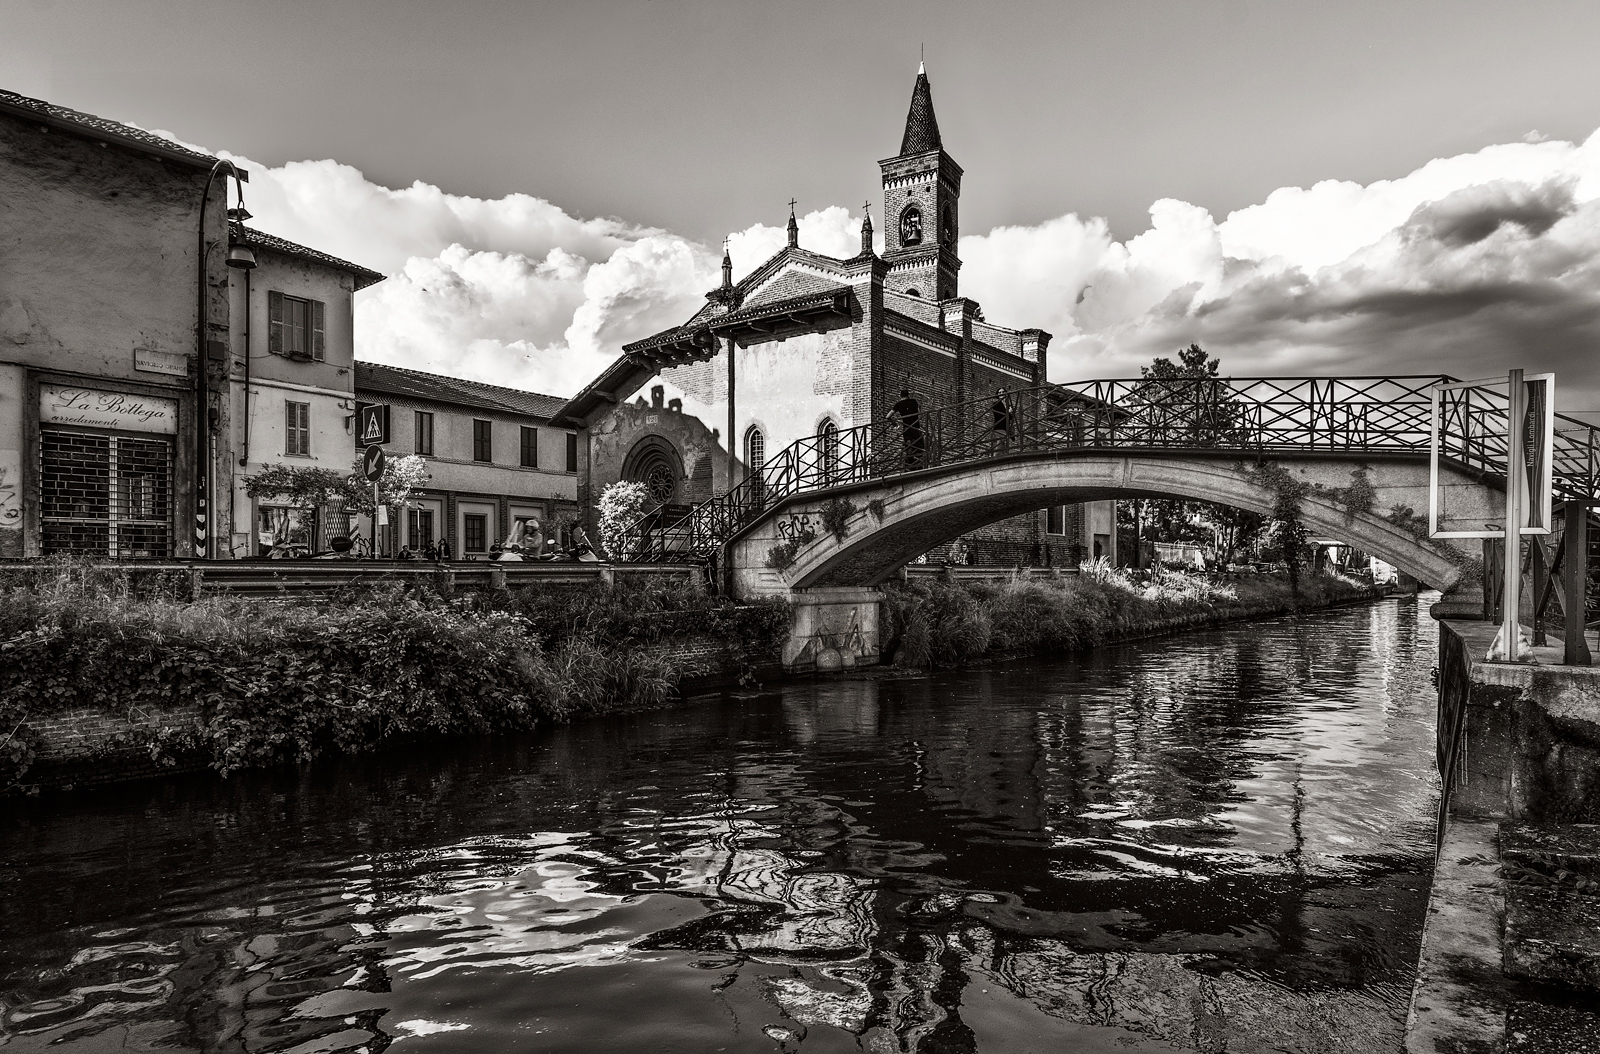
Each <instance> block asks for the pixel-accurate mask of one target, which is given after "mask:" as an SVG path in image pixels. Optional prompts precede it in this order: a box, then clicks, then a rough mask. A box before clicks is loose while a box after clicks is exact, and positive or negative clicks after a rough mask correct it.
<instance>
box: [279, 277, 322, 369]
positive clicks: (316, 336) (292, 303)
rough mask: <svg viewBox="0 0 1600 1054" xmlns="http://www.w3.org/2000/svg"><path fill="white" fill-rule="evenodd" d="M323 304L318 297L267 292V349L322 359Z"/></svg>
mask: <svg viewBox="0 0 1600 1054" xmlns="http://www.w3.org/2000/svg"><path fill="white" fill-rule="evenodd" d="M326 315H327V311H326V305H324V304H323V302H322V301H320V300H305V299H302V298H300V297H297V296H287V295H285V294H283V293H280V292H278V291H277V290H272V291H271V292H269V293H267V350H268V351H269V352H271V353H272V354H274V355H283V356H285V357H286V358H291V359H301V360H314V361H316V362H322V361H323V360H324V359H325V358H326V357H327V338H326V335H325V332H324V322H325V321H326Z"/></svg>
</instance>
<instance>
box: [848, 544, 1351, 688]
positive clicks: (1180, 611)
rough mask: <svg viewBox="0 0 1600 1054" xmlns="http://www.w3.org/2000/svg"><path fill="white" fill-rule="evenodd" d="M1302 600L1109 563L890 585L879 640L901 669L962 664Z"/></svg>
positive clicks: (1317, 592) (1252, 585) (1275, 587)
mask: <svg viewBox="0 0 1600 1054" xmlns="http://www.w3.org/2000/svg"><path fill="white" fill-rule="evenodd" d="M1304 586H1305V594H1304V597H1303V602H1305V603H1326V602H1329V601H1333V600H1338V599H1341V598H1344V597H1351V596H1355V595H1357V592H1358V590H1359V589H1360V588H1362V587H1363V584H1362V583H1358V582H1355V581H1353V580H1350V579H1344V578H1338V577H1335V576H1331V575H1324V576H1321V577H1317V578H1314V579H1310V580H1308V581H1306V582H1305V583H1304ZM1296 603H1297V602H1296V601H1295V600H1294V598H1293V596H1292V589H1291V587H1289V586H1288V584H1287V583H1286V582H1285V581H1284V580H1283V579H1281V578H1274V577H1269V576H1265V575H1263V576H1258V577H1256V578H1254V579H1252V580H1250V581H1249V582H1248V583H1233V582H1223V581H1220V580H1218V579H1215V578H1210V577H1207V576H1206V575H1201V574H1195V573H1191V572H1185V571H1169V570H1165V569H1159V568H1158V569H1157V570H1156V571H1155V572H1154V573H1152V574H1151V575H1150V577H1149V579H1148V580H1147V581H1144V582H1138V581H1135V580H1134V579H1133V578H1132V577H1130V576H1129V575H1128V573H1127V572H1125V571H1119V570H1116V569H1114V568H1112V567H1111V566H1110V565H1109V564H1108V563H1106V562H1105V561H1103V560H1102V561H1091V562H1089V563H1086V564H1084V565H1083V567H1082V568H1081V569H1080V571H1079V573H1078V574H1077V575H1075V576H1072V577H1070V578H1062V579H1059V580H1049V579H1046V580H1039V579H1027V578H1017V579H1013V580H1011V581H1007V582H1004V583H1001V584H996V583H989V582H975V583H972V584H971V585H969V586H963V585H960V584H958V583H956V582H953V581H944V580H936V581H933V582H909V583H903V584H891V585H889V586H886V587H885V589H884V603H883V606H882V608H881V609H880V611H881V613H882V614H881V619H880V622H879V639H880V640H881V641H882V642H883V648H884V655H885V657H886V659H887V658H891V657H892V659H893V661H894V662H895V664H896V665H899V666H929V665H941V666H943V665H955V664H958V663H961V662H965V661H969V660H971V659H973V658H977V657H979V656H982V655H1006V654H1012V655H1014V654H1025V653H1038V652H1060V651H1073V650H1078V649H1081V648H1091V647H1094V646H1095V645H1098V644H1100V643H1102V642H1104V641H1105V640H1108V639H1111V638H1113V637H1115V636H1117V635H1119V634H1120V633H1123V632H1125V631H1127V630H1132V629H1139V628H1142V627H1155V626H1159V625H1161V624H1162V623H1163V622H1165V621H1166V620H1169V619H1171V618H1173V617H1176V616H1181V615H1187V614H1193V613H1196V612H1209V613H1212V614H1215V615H1224V614H1228V613H1229V612H1230V611H1239V610H1242V609H1244V608H1246V607H1257V606H1263V605H1272V604H1281V605H1283V606H1285V607H1291V608H1292V607H1294V606H1296Z"/></svg>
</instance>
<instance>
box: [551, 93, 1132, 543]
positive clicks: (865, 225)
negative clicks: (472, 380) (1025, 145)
mask: <svg viewBox="0 0 1600 1054" xmlns="http://www.w3.org/2000/svg"><path fill="white" fill-rule="evenodd" d="M878 167H879V169H880V172H881V177H882V184H883V199H882V211H881V213H880V215H881V216H882V217H883V222H884V224H885V228H886V229H885V231H884V251H883V254H882V255H881V256H880V255H879V254H878V253H877V252H876V251H874V238H873V233H874V232H873V228H872V220H871V216H870V213H869V214H868V215H867V217H866V218H865V219H864V220H863V222H862V226H861V251H860V252H859V253H857V254H856V255H855V256H852V257H850V258H848V259H835V258H834V257H831V256H825V255H822V254H820V253H817V252H813V251H811V250H808V249H806V248H805V247H803V246H802V245H800V239H799V227H798V224H797V223H796V220H795V217H794V214H793V209H792V206H791V210H790V216H789V227H788V244H787V245H786V246H785V247H784V248H783V249H782V250H780V251H779V252H778V253H777V254H776V255H774V256H773V257H772V258H771V259H769V260H767V261H766V262H765V263H763V264H761V265H760V266H759V267H757V268H755V269H754V270H753V271H751V272H750V273H749V274H748V275H746V276H745V277H744V278H743V279H741V280H740V281H738V282H734V281H733V280H732V272H733V265H732V261H731V260H730V259H729V258H728V256H727V253H726V251H724V255H723V260H722V283H721V284H720V285H719V286H718V287H717V288H715V289H713V290H711V291H710V292H708V293H706V303H705V306H704V307H702V308H700V310H699V311H697V312H696V313H695V314H694V316H693V317H692V318H690V319H689V320H688V321H686V322H685V323H683V324H682V325H680V326H676V327H674V328H672V329H668V330H665V331H663V332H660V333H657V334H654V335H653V336H650V337H647V338H645V339H643V340H639V341H635V342H634V343H632V344H628V345H625V346H624V348H623V354H622V355H621V356H620V357H619V358H618V359H617V360H616V362H614V363H613V364H612V365H611V366H610V367H609V368H607V369H606V370H605V372H604V373H602V374H601V375H600V376H599V377H598V378H596V379H595V380H594V381H593V382H592V383H590V384H589V385H588V386H587V387H585V388H584V389H583V390H582V391H581V392H579V393H578V394H577V395H576V396H574V397H573V398H572V399H571V400H569V401H568V403H567V405H566V406H565V407H564V408H563V409H562V411H560V413H559V414H558V415H557V419H558V420H562V419H564V420H565V421H566V422H567V423H568V424H570V425H573V426H576V427H580V428H582V429H583V431H584V432H585V433H586V434H587V437H588V438H587V450H586V453H585V457H584V458H583V459H582V461H581V463H580V465H579V500H580V502H581V504H582V505H583V506H584V507H585V508H588V509H593V507H594V505H595V503H596V501H598V499H599V496H600V494H601V492H602V491H603V490H604V489H605V487H606V486H608V485H609V484H611V483H614V482H616V481H618V480H633V481H638V482H643V483H645V484H646V485H647V486H648V487H649V488H650V493H651V497H652V499H653V500H654V501H655V502H656V503H657V507H658V508H660V510H661V514H662V516H663V519H664V520H667V521H670V520H672V519H674V518H676V517H677V516H679V515H682V514H686V513H687V512H688V511H689V510H690V509H691V508H692V507H693V506H694V505H695V504H697V503H699V502H702V501H705V500H707V499H709V498H711V497H713V496H715V495H717V494H721V493H723V492H724V491H726V490H728V489H729V488H730V487H731V486H733V485H735V484H737V483H738V482H739V481H741V480H742V479H744V478H745V476H746V474H748V473H750V472H753V471H755V470H757V469H759V468H760V467H761V466H762V465H763V464H764V463H765V461H766V459H767V458H768V457H770V456H773V455H775V454H776V453H777V452H779V451H781V450H783V449H784V448H785V447H786V446H788V445H789V444H791V443H793V442H795V441H797V440H800V439H803V438H806V437H809V436H816V435H825V434H827V433H829V432H830V431H842V430H844V429H849V428H853V427H855V426H857V425H861V424H865V423H867V422H869V421H876V420H882V419H884V418H885V417H886V416H887V415H889V414H890V413H891V410H892V409H893V408H895V407H896V404H900V405H901V407H902V408H903V407H905V406H906V405H909V404H906V403H903V402H902V400H904V399H906V398H908V397H909V399H911V400H913V401H914V403H915V404H916V405H917V406H918V407H920V408H921V409H922V410H923V411H926V410H931V409H933V408H934V407H937V406H942V405H947V404H950V403H957V402H964V401H967V400H972V399H980V398H993V397H994V396H995V395H996V394H997V393H999V392H1000V391H1001V390H1002V389H1003V390H1006V391H1016V390H1018V389H1024V388H1031V387H1035V386H1037V385H1042V384H1045V383H1046V381H1047V378H1046V365H1047V363H1048V351H1049V347H1050V334H1049V333H1046V332H1045V331H1043V330H1041V329H1008V328H1006V327H1004V326H1000V325H996V324H993V323H991V322H989V321H988V320H986V319H985V318H984V315H983V311H982V309H981V308H980V307H979V305H978V304H977V303H976V302H974V301H972V300H969V299H967V298H965V297H963V296H961V294H960V282H959V279H960V272H961V257H960V255H959V254H958V252H957V246H958V239H959V238H960V232H961V181H962V175H963V173H962V169H961V166H960V165H958V164H957V163H956V161H955V159H954V158H952V157H951V156H950V154H949V153H947V152H946V151H945V148H944V142H943V140H942V138H941V137H940V134H939V122H938V119H937V117H936V116H935V115H934V109H933V91H932V88H931V86H930V85H929V83H928V77H927V73H926V72H925V70H923V69H919V70H918V71H917V79H916V84H915V86H914V87H913V89H912V93H911V107H910V110H909V112H908V113H907V115H906V124H905V133H904V135H903V136H902V137H901V142H900V151H899V153H897V154H896V155H895V156H893V157H891V158H889V159H887V160H884V161H880V162H878ZM647 386H648V387H649V397H648V398H645V397H644V396H642V395H639V394H638V393H640V392H641V391H643V390H644V389H645V388H646V387H647ZM907 393H909V395H908V394H907ZM630 400H632V401H630ZM1115 544H1116V528H1115V514H1114V503H1112V502H1109V501H1101V502H1090V503H1085V504H1081V505H1065V506H1054V507H1051V508H1049V509H1041V510H1039V511H1038V512H1036V513H1029V514H1027V515H1024V516H1018V517H1014V518H1012V519H1009V520H1005V521H1002V522H999V523H995V524H990V525H989V526H987V527H984V528H982V529H981V530H978V531H975V532H972V533H971V534H968V535H966V536H964V537H963V538H960V539H952V540H951V541H949V542H946V543H944V544H942V545H940V546H939V547H938V548H937V549H935V550H933V551H932V552H930V553H929V554H927V559H928V560H929V561H930V562H935V563H937V562H943V561H946V560H949V561H951V562H955V563H970V564H976V565H991V566H994V565H999V566H1007V567H1010V566H1016V565H1018V564H1021V565H1024V566H1059V567H1072V566H1076V565H1077V564H1078V563H1079V562H1080V561H1081V560H1084V559H1088V558H1092V557H1106V558H1108V559H1111V560H1112V561H1113V562H1115V559H1116V554H1115V551H1114V547H1115Z"/></svg>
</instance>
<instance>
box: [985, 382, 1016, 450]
mask: <svg viewBox="0 0 1600 1054" xmlns="http://www.w3.org/2000/svg"><path fill="white" fill-rule="evenodd" d="M989 414H990V425H989V431H990V434H991V437H992V450H993V451H994V452H995V453H1000V452H1003V451H1005V450H1007V449H1009V448H1010V446H1011V421H1012V413H1011V399H1010V397H1009V396H1007V395H1006V390H1005V389H1004V388H1001V389H1000V390H999V391H997V392H995V396H994V404H993V405H992V406H991V407H990V408H989Z"/></svg>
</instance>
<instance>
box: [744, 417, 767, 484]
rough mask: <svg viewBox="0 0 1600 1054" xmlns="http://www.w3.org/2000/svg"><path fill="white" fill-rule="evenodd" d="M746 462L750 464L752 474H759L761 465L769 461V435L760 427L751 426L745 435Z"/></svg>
mask: <svg viewBox="0 0 1600 1054" xmlns="http://www.w3.org/2000/svg"><path fill="white" fill-rule="evenodd" d="M744 463H745V464H746V465H748V466H750V474H751V475H752V476H754V475H757V474H758V473H760V471H761V467H762V466H763V465H765V464H766V463H767V437H766V436H765V435H763V434H762V433H761V429H759V428H751V429H750V431H748V432H746V433H745V437H744Z"/></svg>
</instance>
